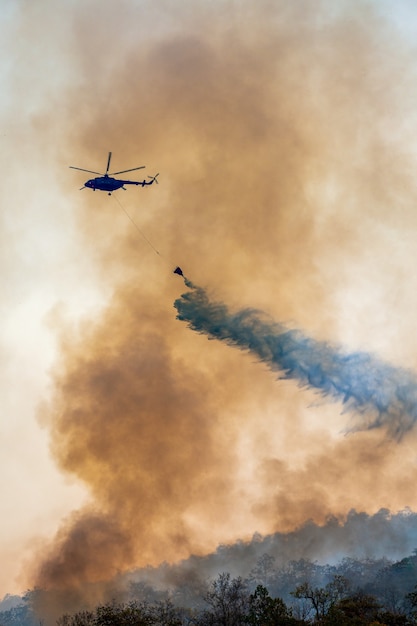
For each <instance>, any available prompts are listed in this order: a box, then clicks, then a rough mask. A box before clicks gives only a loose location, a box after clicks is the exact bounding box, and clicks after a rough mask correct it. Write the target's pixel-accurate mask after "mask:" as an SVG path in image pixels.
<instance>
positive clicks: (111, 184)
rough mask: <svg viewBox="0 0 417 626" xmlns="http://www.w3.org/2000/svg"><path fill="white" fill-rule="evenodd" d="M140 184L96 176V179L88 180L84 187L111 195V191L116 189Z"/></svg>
mask: <svg viewBox="0 0 417 626" xmlns="http://www.w3.org/2000/svg"><path fill="white" fill-rule="evenodd" d="M141 184H142V182H136V181H133V180H120V179H118V178H112V177H111V176H98V177H97V178H90V180H87V182H86V183H85V187H88V188H89V189H93V190H94V191H95V190H96V189H98V190H99V191H107V193H111V192H112V191H116V189H121V188H122V187H123V186H124V185H141Z"/></svg>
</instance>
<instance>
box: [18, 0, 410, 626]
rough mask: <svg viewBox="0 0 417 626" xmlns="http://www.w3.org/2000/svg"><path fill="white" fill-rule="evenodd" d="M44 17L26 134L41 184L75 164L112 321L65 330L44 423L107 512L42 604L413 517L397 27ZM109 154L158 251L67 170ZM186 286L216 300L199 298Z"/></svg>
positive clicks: (36, 27)
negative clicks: (291, 537) (135, 577)
mask: <svg viewBox="0 0 417 626" xmlns="http://www.w3.org/2000/svg"><path fill="white" fill-rule="evenodd" d="M26 4H27V3H24V2H23V3H22V6H23V5H26ZM336 4H337V6H336ZM46 5H47V7H46V8H45V10H44V11H39V10H38V9H37V8H36V5H35V4H34V3H30V4H29V5H27V6H25V11H23V10H22V11H21V13H20V14H19V15H20V21H19V27H18V28H17V29H16V32H15V39H16V41H19V42H25V41H26V40H27V41H28V42H29V43H28V49H27V54H28V55H31V52H32V48H33V49H34V50H35V51H36V55H34V56H33V64H35V63H37V65H36V68H37V71H38V74H39V77H42V80H43V81H44V82H42V84H45V83H46V84H47V85H48V89H47V88H46V87H45V92H44V93H42V96H43V99H40V101H41V104H42V106H41V105H40V104H38V102H37V103H34V105H33V106H34V107H35V104H36V105H37V106H38V108H37V110H36V115H35V114H34V115H33V120H32V124H31V134H28V135H27V136H29V137H30V138H31V142H32V144H33V145H34V146H36V158H35V157H34V158H33V161H36V159H37V158H38V154H39V145H49V146H54V147H53V148H52V147H50V152H51V153H52V154H53V161H54V163H55V170H54V171H55V172H58V173H57V174H56V180H57V181H58V183H59V185H60V189H59V191H60V194H59V195H58V194H57V197H56V204H54V203H52V205H53V211H54V215H56V214H57V212H58V209H59V207H60V204H59V202H60V197H65V198H66V199H68V198H69V199H70V201H71V211H72V212H73V213H72V215H73V219H74V222H75V224H76V230H77V233H78V234H79V237H80V239H81V244H79V247H77V248H76V249H75V248H74V255H73V258H74V259H75V260H74V264H75V265H77V268H78V270H79V272H80V274H82V273H83V272H88V271H90V272H91V273H92V275H94V277H95V281H96V283H97V285H98V286H99V288H100V289H101V293H102V294H103V300H102V301H103V304H102V305H101V306H100V307H98V306H97V307H96V308H95V309H94V311H93V312H92V313H91V315H89V316H88V319H77V320H76V321H74V319H73V318H71V316H68V317H66V316H65V311H64V314H62V315H60V312H59V310H54V311H51V312H50V315H49V318H48V319H49V323H50V327H51V328H52V331H53V333H54V337H56V341H57V347H58V356H57V358H56V362H55V363H54V366H53V368H52V371H51V389H50V394H49V397H47V398H45V402H44V403H43V405H42V406H41V407H40V410H39V420H40V422H41V423H42V424H43V425H44V427H45V428H46V429H47V431H48V434H49V437H50V450H51V454H52V456H53V459H54V461H55V463H56V466H57V467H58V468H59V470H60V471H62V472H63V473H64V475H65V476H68V477H70V478H71V479H72V480H76V481H78V482H79V483H81V484H82V485H83V486H84V487H85V489H86V492H87V503H86V504H85V506H83V507H80V509H79V510H77V511H75V512H73V513H72V514H71V515H70V516H69V517H68V518H67V519H65V520H63V521H62V524H61V527H60V529H59V531H58V533H57V535H56V537H54V538H52V539H51V541H49V542H47V543H46V545H42V546H39V547H38V549H37V550H36V553H35V554H34V558H33V563H32V567H26V569H25V575H26V576H25V581H26V584H27V585H28V586H31V587H34V586H37V587H42V588H45V589H49V590H55V592H56V593H57V594H58V595H57V598H59V601H57V606H56V609H54V611H55V616H56V615H58V614H59V610H60V609H62V607H63V606H64V605H65V602H67V601H68V603H69V602H73V604H74V605H75V604H76V603H78V604H79V605H81V606H84V605H87V604H88V603H91V602H92V601H95V600H97V598H98V596H99V595H100V593H99V592H98V591H97V589H99V588H102V590H103V591H102V594H103V595H105V594H107V593H109V591H108V589H109V586H108V585H109V583H108V581H109V580H113V579H114V577H117V575H118V574H119V573H120V572H125V571H127V570H129V569H132V568H135V567H146V566H147V565H153V566H157V565H158V564H159V563H161V562H162V561H167V562H175V561H177V560H179V559H185V558H187V557H189V556H190V555H191V554H192V555H195V556H196V557H198V556H204V555H206V554H208V553H209V552H211V551H215V550H216V548H217V546H218V545H219V544H222V543H223V544H233V543H234V542H235V541H236V540H237V539H241V540H245V541H247V540H249V539H250V538H251V537H252V536H253V533H254V532H259V533H260V534H261V535H266V534H270V533H274V532H281V533H288V532H293V531H294V530H295V529H297V528H298V527H300V526H302V525H303V524H305V522H306V520H312V523H314V524H317V525H320V524H325V523H326V520H328V518H329V515H330V516H334V517H335V518H337V520H338V521H339V523H340V524H341V525H342V526H343V523H344V521H345V520H346V519H347V516H348V515H349V512H350V511H351V510H352V509H355V510H357V511H359V512H365V513H366V514H367V515H373V514H376V513H377V512H378V511H379V510H380V509H381V508H386V509H389V510H390V511H394V512H395V511H399V510H402V509H404V508H405V507H407V506H409V507H411V508H414V507H416V506H417V495H416V493H415V488H414V485H415V483H416V480H417V468H416V465H415V437H416V434H415V432H414V431H415V429H412V426H413V424H414V420H415V416H416V413H415V379H414V376H413V375H412V374H410V373H409V372H410V371H412V370H413V369H414V370H415V369H417V361H416V354H417V344H416V339H415V332H414V331H415V316H414V311H415V310H416V307H417V295H416V294H417V275H416V273H415V271H414V267H415V266H416V263H417V253H416V246H415V232H416V227H417V222H416V220H417V218H416V211H415V206H416V189H415V170H416V158H415V155H414V153H413V150H414V147H413V146H410V139H409V138H410V137H412V136H414V135H415V120H414V117H413V115H412V112H413V111H414V108H415V91H416V89H415V84H414V74H413V71H414V69H413V68H414V67H415V62H414V58H413V55H412V54H411V52H410V47H409V46H408V45H407V44H406V42H404V41H403V40H402V39H401V36H400V35H399V34H398V33H397V32H396V30H395V28H394V27H393V26H392V25H390V24H389V23H388V21H387V20H386V19H385V18H384V15H383V13H382V10H381V9H379V8H378V7H379V4H378V5H375V6H374V4H372V3H368V2H366V3H365V2H362V1H353V2H352V1H351V0H349V1H346V2H345V1H342V2H338V3H334V2H333V1H331V0H328V1H327V0H322V1H319V2H315V3H311V2H310V1H309V0H300V1H297V2H288V1H286V0H278V1H276V2H269V1H268V0H261V1H260V2H258V1H256V2H254V1H253V0H242V2H240V3H234V2H229V1H228V0H220V1H219V2H216V3H210V2H206V0H196V1H195V2H193V3H192V5H191V3H185V2H179V3H176V5H175V6H173V3H172V2H169V1H166V0H162V1H161V2H158V3H155V2H150V1H147V0H143V1H141V2H136V1H133V0H123V1H122V2H120V3H118V4H117V7H116V6H115V5H114V3H112V2H103V1H101V0H100V1H98V0H92V2H89V3H81V2H78V1H75V2H70V3H64V4H63V7H64V8H62V7H61V6H60V7H59V9H58V8H57V5H56V3H54V2H49V1H48V0H47V2H46ZM31 33H36V40H33V39H31ZM38 42H44V45H45V50H44V55H45V57H42V55H41V52H42V47H40V46H38V45H35V43H36V44H38ZM48 43H49V44H50V46H52V51H53V50H55V49H57V47H58V48H59V50H60V51H61V56H60V57H59V59H60V60H61V61H60V62H61V64H62V67H61V68H56V67H55V66H54V67H53V69H55V70H56V69H60V70H61V71H59V72H58V71H51V68H50V65H48V63H55V62H57V61H56V59H57V58H58V57H55V56H54V55H53V54H51V50H50V49H49V48H48ZM21 45H24V44H21ZM39 57H40V58H41V60H42V59H43V58H45V59H47V60H48V61H47V62H46V61H45V62H44V64H42V63H41V61H39ZM34 67H35V66H33V67H32V68H31V73H29V71H28V70H27V69H26V64H23V66H22V69H21V74H18V75H17V76H16V78H15V80H16V81H17V85H18V87H20V88H22V85H25V84H26V83H25V82H24V79H25V77H26V79H27V81H28V84H29V85H31V86H32V85H33V84H36V80H35V78H36V74H34ZM25 72H26V73H25ZM52 75H53V76H54V82H53V83H51V84H50V83H48V82H47V80H52V79H51V76H52ZM398 76H401V81H399V80H398ZM20 81H21V82H20ZM16 93H18V94H20V90H19V89H17V92H16ZM20 100H21V99H20ZM20 100H19V101H20ZM35 108H36V107H35ZM25 136H26V135H25ZM57 137H59V141H57ZM40 142H41V143H40ZM24 147H25V146H24V144H22V154H23V153H24V152H25V150H24ZM110 150H111V151H112V155H113V156H112V159H113V160H112V168H113V170H114V171H123V170H127V169H128V168H130V167H131V168H133V167H136V166H141V165H146V168H147V169H146V170H144V173H145V174H144V175H147V174H149V175H154V174H156V173H157V172H159V173H160V176H159V178H158V182H159V184H158V185H152V186H149V187H145V188H143V189H142V188H137V187H132V188H129V189H128V191H126V193H125V192H124V191H122V190H120V191H119V192H116V193H118V194H119V195H118V196H117V197H118V199H119V204H120V205H121V206H122V208H123V209H126V211H127V212H128V214H129V216H131V218H132V220H133V221H134V223H135V224H137V225H138V228H139V230H140V232H138V229H135V228H134V227H133V225H132V223H131V221H129V220H128V219H126V215H125V214H124V213H123V211H121V210H120V206H119V204H118V203H117V202H116V201H115V199H114V198H109V197H108V196H107V195H106V194H103V193H101V192H99V191H97V192H93V191H90V190H88V189H84V190H83V191H78V189H79V188H80V187H81V186H82V185H83V184H84V182H85V180H86V179H87V178H89V177H90V174H86V175H85V176H84V173H83V172H76V171H75V170H70V169H69V168H68V166H69V165H72V166H75V167H80V168H85V169H89V170H91V171H102V170H103V171H104V168H105V165H106V159H107V154H108V152H109V151H110ZM57 163H58V166H57V165H56V164H57ZM33 166H34V164H33V163H31V168H33ZM44 167H45V165H44V164H42V174H39V176H35V175H34V178H36V179H38V178H39V179H40V180H42V181H44V177H45V173H44ZM31 168H29V167H28V168H27V169H28V170H30V169H31ZM133 175H134V172H132V179H134V176H133ZM43 185H44V183H43ZM23 187H24V185H22V188H23ZM42 189H43V191H42V193H43V194H45V190H44V187H43V188H42ZM22 193H23V192H22ZM51 211H52V209H51ZM32 219H34V218H32ZM55 219H56V217H55ZM141 233H143V234H144V235H145V237H143V236H141ZM148 242H151V244H152V245H149V243H148ZM74 246H75V244H74ZM156 250H157V251H158V254H155V251H156ZM177 265H179V266H180V267H181V268H182V269H183V270H184V274H185V275H187V276H190V277H192V280H193V282H194V281H195V284H198V285H205V286H207V291H203V290H201V289H199V288H197V287H192V288H191V290H190V292H188V293H186V294H184V295H183V296H182V297H180V298H179V294H180V292H179V290H178V276H173V274H172V270H173V269H174V267H176V266H177ZM56 271H59V268H57V270H56ZM63 280H64V279H63ZM210 293H215V294H216V295H215V297H213V299H212V301H211V299H210V298H207V296H206V294H210ZM80 297H82V296H80ZM178 298H179V299H178ZM174 301H176V306H177V309H178V315H179V316H180V317H181V319H184V320H186V321H187V322H188V323H190V324H191V326H192V328H194V329H195V330H198V331H199V332H204V333H205V334H206V335H209V336H210V337H216V338H219V339H222V341H211V342H208V341H207V338H206V336H200V334H198V333H192V332H190V331H189V329H188V328H187V326H186V325H185V324H181V323H180V322H179V321H178V320H177V319H176V317H175V315H176V313H175V310H174V309H173V306H172V303H173V302H174ZM218 302H220V303H221V302H227V303H228V307H230V311H232V310H236V311H238V313H236V314H232V313H230V311H229V308H227V307H226V306H225V305H223V304H218ZM63 306H64V305H63ZM64 308H65V307H64ZM255 309H256V310H262V311H265V314H259V313H257V312H256V311H255ZM274 319H275V320H282V324H277V323H275V322H272V321H271V320H274ZM290 328H302V329H303V332H302V333H301V332H300V331H295V330H289V329H290ZM311 337H316V338H317V339H314V340H313V339H311ZM227 344H234V345H237V346H239V347H241V348H242V349H243V350H245V351H246V352H247V353H246V354H245V353H243V352H242V350H231V349H230V347H229V345H227ZM339 345H343V346H345V347H346V348H345V349H344V351H342V350H340V349H339V348H337V347H336V348H334V347H333V346H339ZM372 354H375V355H378V356H375V357H374V356H370V355H372ZM254 357H255V358H254ZM259 360H261V361H262V362H263V363H264V364H267V365H268V366H269V368H271V369H273V370H277V371H279V372H280V375H281V376H282V378H283V379H290V378H291V379H294V380H297V381H298V382H299V383H300V384H301V385H303V386H305V387H306V388H305V390H304V391H303V393H300V390H299V388H298V387H297V386H296V385H294V384H292V382H291V381H290V380H282V381H281V383H280V384H277V383H276V380H275V379H274V376H273V375H271V372H270V371H268V368H267V367H265V366H264V367H262V366H260V364H259ZM312 390H317V391H319V392H320V393H322V394H327V396H329V397H331V398H333V399H335V400H336V399H338V400H340V401H341V403H342V404H343V403H344V405H345V406H346V407H348V408H349V409H350V410H351V413H352V414H353V415H355V414H356V413H358V414H359V415H358V419H357V424H355V426H357V428H356V429H353V430H354V432H352V433H351V434H350V435H349V436H348V437H346V436H344V434H343V431H344V430H345V429H346V417H345V416H344V415H341V410H340V408H341V407H340V405H339V404H336V403H331V402H329V403H327V402H326V403H324V402H323V403H321V402H317V395H316V394H315V393H313V391H312ZM355 419H356V418H355ZM386 430H387V431H388V432H389V433H390V434H391V435H392V437H387V436H386V432H385V431H386ZM405 433H407V434H406V436H405ZM91 585H95V589H96V591H95V592H94V594H93V592H92V591H91ZM100 585H101V586H102V587H100ZM75 596H76V597H77V600H76V601H75V600H74V597H75ZM64 597H66V598H67V600H65V601H64ZM83 603H84V604H83ZM67 608H68V606H67V605H66V609H67ZM42 615H43V614H42ZM51 620H52V617H51ZM51 623H53V622H52V621H51Z"/></svg>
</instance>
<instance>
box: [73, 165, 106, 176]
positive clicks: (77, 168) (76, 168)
mask: <svg viewBox="0 0 417 626" xmlns="http://www.w3.org/2000/svg"><path fill="white" fill-rule="evenodd" d="M69 167H70V168H71V169H72V170H80V172H89V173H90V174H98V175H99V176H103V174H102V173H101V172H93V171H92V170H84V169H83V168H82V167H74V166H73V165H70V166H69Z"/></svg>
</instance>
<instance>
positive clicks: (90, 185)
mask: <svg viewBox="0 0 417 626" xmlns="http://www.w3.org/2000/svg"><path fill="white" fill-rule="evenodd" d="M110 161H111V152H109V158H108V160H107V167H106V171H105V172H104V174H100V172H93V171H92V170H85V169H83V168H82V167H74V166H73V165H70V166H69V167H70V168H71V169H73V170H80V171H81V172H89V173H90V174H98V177H97V178H90V180H87V181H86V182H85V183H84V186H83V187H80V190H81V189H85V188H87V189H92V190H93V191H95V190H96V189H99V190H100V191H107V193H108V194H109V196H111V194H112V191H116V190H117V189H124V191H126V188H125V185H142V187H145V185H152V183H158V181H157V177H158V176H159V173H158V174H155V176H148V178H150V180H146V179H144V180H139V181H135V180H121V179H119V178H112V177H113V176H116V175H117V174H125V173H126V172H133V171H135V170H142V169H143V168H144V167H145V166H144V165H141V166H140V167H132V168H131V169H129V170H122V171H121V172H113V173H111V174H109V168H110Z"/></svg>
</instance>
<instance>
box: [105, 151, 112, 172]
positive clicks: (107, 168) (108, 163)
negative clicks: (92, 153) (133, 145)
mask: <svg viewBox="0 0 417 626" xmlns="http://www.w3.org/2000/svg"><path fill="white" fill-rule="evenodd" d="M110 160H111V152H109V158H108V160H107V167H106V174H108V173H109V167H110ZM106 174H105V175H106ZM110 176H111V174H110Z"/></svg>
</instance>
